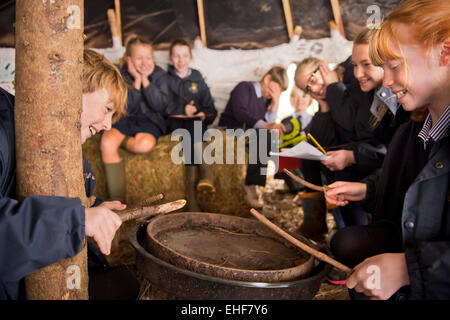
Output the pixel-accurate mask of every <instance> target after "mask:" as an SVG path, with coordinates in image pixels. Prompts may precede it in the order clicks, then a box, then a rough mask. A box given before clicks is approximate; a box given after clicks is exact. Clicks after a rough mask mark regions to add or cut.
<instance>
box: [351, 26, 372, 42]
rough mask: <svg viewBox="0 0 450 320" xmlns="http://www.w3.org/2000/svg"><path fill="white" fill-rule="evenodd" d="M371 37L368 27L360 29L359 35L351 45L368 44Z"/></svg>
mask: <svg viewBox="0 0 450 320" xmlns="http://www.w3.org/2000/svg"><path fill="white" fill-rule="evenodd" d="M371 36H372V30H371V29H369V28H368V27H364V28H362V29H361V30H360V31H359V33H358V34H357V35H356V36H355V38H354V39H353V45H355V44H369V42H370V38H371Z"/></svg>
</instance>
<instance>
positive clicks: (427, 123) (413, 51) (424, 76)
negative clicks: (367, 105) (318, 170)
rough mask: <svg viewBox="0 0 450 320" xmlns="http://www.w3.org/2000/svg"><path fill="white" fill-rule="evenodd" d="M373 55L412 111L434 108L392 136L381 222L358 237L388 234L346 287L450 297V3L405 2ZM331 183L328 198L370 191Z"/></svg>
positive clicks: (383, 294) (384, 294) (379, 34)
mask: <svg viewBox="0 0 450 320" xmlns="http://www.w3.org/2000/svg"><path fill="white" fill-rule="evenodd" d="M370 57H371V60H372V61H373V63H374V64H375V65H379V66H381V67H382V68H383V70H384V79H383V85H384V86H386V87H388V88H390V89H391V90H392V91H393V92H394V93H395V94H396V95H397V97H398V101H399V102H400V103H401V104H402V106H403V108H404V109H405V110H409V111H414V112H416V111H418V110H420V109H422V108H424V107H425V108H426V109H427V110H428V111H429V113H428V115H427V116H426V118H425V119H422V121H410V122H408V123H406V124H404V125H403V126H401V127H400V128H399V129H398V131H397V133H396V135H395V136H394V138H393V140H392V143H391V145H390V147H389V150H388V154H387V156H386V160H385V163H384V165H383V172H382V176H381V179H380V182H379V184H378V188H377V196H376V200H377V206H376V212H375V215H374V219H375V223H376V224H375V225H374V226H372V227H370V228H365V229H362V230H361V233H360V234H361V239H359V240H355V239H354V241H357V242H359V244H358V245H359V246H361V244H362V243H366V244H367V245H370V241H375V237H367V235H370V234H374V235H375V236H376V235H379V234H383V233H384V234H385V235H388V237H381V238H380V237H377V238H379V239H381V240H382V244H383V245H378V244H377V247H378V249H377V250H376V251H375V250H370V251H367V250H364V251H365V254H366V257H368V258H367V259H365V260H364V258H362V259H361V260H363V261H362V262H361V263H359V264H358V265H357V266H356V267H355V268H354V272H353V273H352V275H351V276H350V277H349V278H348V279H347V286H348V287H349V288H352V289H354V290H355V291H357V292H361V293H364V294H365V295H366V296H368V297H371V298H373V299H387V298H389V297H391V296H393V295H394V293H396V292H397V296H398V295H400V294H401V295H403V296H406V297H408V298H410V299H449V298H450V280H449V277H448V274H449V272H450V268H449V265H450V242H449V239H450V227H449V226H450V225H449V223H448V221H449V220H448V219H449V216H450V205H449V194H450V193H449V181H450V135H449V129H450V106H449V104H450V3H449V2H448V1H447V0H407V1H405V2H404V3H403V4H402V5H401V6H400V7H398V8H397V9H396V10H394V11H393V12H392V13H390V14H389V15H388V17H387V18H386V20H385V21H384V22H383V23H382V25H381V29H379V30H376V32H375V34H374V36H373V39H372V40H371V42H370ZM331 187H333V189H332V190H331V191H329V192H327V197H330V199H331V200H334V201H336V202H337V203H341V202H344V203H345V202H347V201H348V200H361V199H364V198H365V195H366V190H365V189H364V188H363V187H364V186H362V187H361V185H360V184H356V185H351V186H346V188H344V187H343V186H339V185H336V186H333V185H331ZM376 227H377V228H378V230H375V228H376ZM374 231H376V232H374ZM392 234H396V236H391V235H392ZM354 246H356V244H355V245H354ZM383 246H384V247H383ZM348 249H350V248H348ZM350 250H351V249H350ZM371 265H372V266H373V265H375V266H377V267H378V268H379V275H380V286H379V287H377V288H374V287H372V286H370V282H367V279H368V277H369V276H370V275H369V274H368V273H367V272H366V271H367V268H368V267H369V266H371ZM401 288H402V289H401ZM399 289H401V290H400V291H399Z"/></svg>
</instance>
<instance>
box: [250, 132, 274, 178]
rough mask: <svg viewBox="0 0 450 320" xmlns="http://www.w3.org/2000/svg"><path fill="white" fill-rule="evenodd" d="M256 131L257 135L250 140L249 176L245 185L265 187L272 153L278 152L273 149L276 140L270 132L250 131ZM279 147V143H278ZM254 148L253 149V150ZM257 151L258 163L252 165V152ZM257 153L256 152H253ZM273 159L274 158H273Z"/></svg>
mask: <svg viewBox="0 0 450 320" xmlns="http://www.w3.org/2000/svg"><path fill="white" fill-rule="evenodd" d="M250 130H255V131H256V135H254V136H252V138H251V139H250V140H249V163H248V165H247V174H246V176H245V182H244V183H245V185H258V186H265V185H266V178H267V174H266V173H267V163H268V160H269V157H270V155H269V153H270V151H273V152H278V149H277V150H273V149H272V145H274V143H272V139H276V136H275V135H273V134H272V133H271V132H270V130H267V129H250ZM276 145H278V143H276ZM252 146H253V148H252ZM255 149H256V152H257V154H256V155H255V154H253V157H254V158H255V156H256V163H250V162H251V161H250V160H251V155H252V151H253V150H255ZM253 152H255V151H253ZM272 158H273V157H272Z"/></svg>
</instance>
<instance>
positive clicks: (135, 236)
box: [129, 224, 331, 288]
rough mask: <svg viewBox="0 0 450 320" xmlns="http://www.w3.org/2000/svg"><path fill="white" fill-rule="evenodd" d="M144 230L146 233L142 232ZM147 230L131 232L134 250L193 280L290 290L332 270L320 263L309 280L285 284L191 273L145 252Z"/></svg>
mask: <svg viewBox="0 0 450 320" xmlns="http://www.w3.org/2000/svg"><path fill="white" fill-rule="evenodd" d="M142 230H144V231H142ZM145 230H146V224H141V225H136V226H135V227H133V228H132V230H131V232H130V237H129V241H130V243H131V245H132V246H133V248H134V249H135V250H136V251H137V252H138V253H139V254H140V255H142V256H143V257H145V258H146V259H151V260H152V261H154V262H155V263H157V264H159V265H162V266H164V267H166V268H169V269H171V270H173V271H175V272H178V273H180V274H183V275H187V276H189V277H192V278H197V279H201V280H205V281H212V282H217V283H222V284H226V285H234V286H240V287H252V288H288V287H291V286H297V285H299V284H301V283H302V282H305V283H306V282H307V281H312V280H314V279H315V278H324V277H325V275H326V274H328V272H329V271H330V269H331V266H330V265H328V264H325V263H324V262H320V263H319V265H318V266H315V267H313V270H312V271H313V272H314V271H317V270H319V271H318V272H317V273H315V274H312V275H311V276H309V277H307V278H303V279H298V280H292V281H283V282H248V281H239V280H231V279H223V278H218V277H214V276H209V275H205V274H201V273H196V272H193V271H190V270H187V269H182V268H179V267H177V266H175V265H172V264H170V263H168V262H166V261H163V260H161V259H159V258H157V257H155V256H154V255H152V254H151V253H149V252H148V251H147V250H145V248H144V247H143V246H142V245H141V243H140V241H139V239H138V234H139V233H140V232H144V234H145ZM320 269H322V270H320Z"/></svg>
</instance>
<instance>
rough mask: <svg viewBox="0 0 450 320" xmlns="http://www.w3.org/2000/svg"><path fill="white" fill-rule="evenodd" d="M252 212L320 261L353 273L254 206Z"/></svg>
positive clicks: (347, 272)
mask: <svg viewBox="0 0 450 320" xmlns="http://www.w3.org/2000/svg"><path fill="white" fill-rule="evenodd" d="M250 212H251V213H252V214H253V216H255V218H256V219H258V220H259V221H261V222H262V223H264V224H265V225H266V226H267V227H269V228H270V229H272V230H273V231H275V232H276V233H278V234H279V235H280V236H282V237H283V238H284V239H286V240H287V241H289V242H290V243H292V244H293V245H295V246H297V247H299V248H300V249H302V250H303V251H305V252H307V253H309V254H310V255H312V256H314V257H316V258H317V259H319V260H320V261H323V262H326V263H329V264H331V265H332V266H333V267H335V268H337V269H338V270H341V271H343V272H345V273H346V274H348V275H349V274H350V273H352V271H353V270H352V269H350V268H349V267H347V266H346V265H343V264H342V263H340V262H338V261H336V260H334V259H333V258H331V257H329V256H327V255H326V254H324V253H322V252H320V251H318V250H316V249H313V248H311V247H310V246H308V245H307V244H305V243H303V242H301V241H299V240H297V239H295V238H294V237H293V236H291V235H290V234H288V233H287V232H285V231H284V230H282V229H281V228H279V227H278V226H276V225H275V224H273V223H272V222H270V221H269V220H268V219H267V218H266V217H264V216H263V215H262V214H260V213H259V212H258V211H256V210H255V209H253V208H252V209H250Z"/></svg>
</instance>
